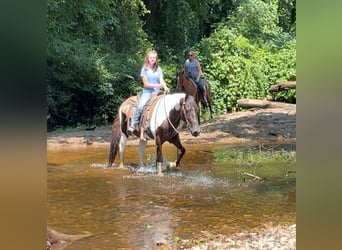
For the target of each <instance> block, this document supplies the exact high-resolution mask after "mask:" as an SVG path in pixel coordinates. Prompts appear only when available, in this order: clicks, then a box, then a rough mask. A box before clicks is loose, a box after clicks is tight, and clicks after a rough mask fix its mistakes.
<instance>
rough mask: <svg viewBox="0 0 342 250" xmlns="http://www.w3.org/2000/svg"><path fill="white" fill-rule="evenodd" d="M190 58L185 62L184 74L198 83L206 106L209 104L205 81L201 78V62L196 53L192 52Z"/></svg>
mask: <svg viewBox="0 0 342 250" xmlns="http://www.w3.org/2000/svg"><path fill="white" fill-rule="evenodd" d="M188 56H189V58H188V59H186V60H185V62H184V66H183V67H184V72H185V74H186V75H187V77H189V78H190V79H192V80H193V81H194V82H195V83H196V85H197V87H198V89H199V90H200V92H201V96H202V101H203V103H204V105H205V106H206V105H207V103H208V102H207V99H206V87H205V83H204V80H203V79H202V78H201V76H202V68H201V65H200V63H199V61H198V60H197V59H196V54H195V52H194V51H190V52H189V54H188Z"/></svg>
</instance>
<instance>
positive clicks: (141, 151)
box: [138, 140, 147, 167]
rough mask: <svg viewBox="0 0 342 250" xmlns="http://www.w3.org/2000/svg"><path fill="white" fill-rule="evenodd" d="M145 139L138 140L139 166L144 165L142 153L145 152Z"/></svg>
mask: <svg viewBox="0 0 342 250" xmlns="http://www.w3.org/2000/svg"><path fill="white" fill-rule="evenodd" d="M146 144H147V141H144V140H140V142H139V150H138V154H139V162H140V167H144V165H145V164H144V154H145V147H146Z"/></svg>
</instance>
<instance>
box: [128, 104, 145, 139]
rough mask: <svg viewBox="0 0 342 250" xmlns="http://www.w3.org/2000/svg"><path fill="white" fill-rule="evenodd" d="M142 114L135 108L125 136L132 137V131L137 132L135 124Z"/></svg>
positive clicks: (140, 110)
mask: <svg viewBox="0 0 342 250" xmlns="http://www.w3.org/2000/svg"><path fill="white" fill-rule="evenodd" d="M141 113H142V109H140V108H137V109H136V110H135V112H134V115H133V118H132V120H131V125H130V126H129V128H128V129H127V134H128V135H133V133H134V131H136V130H138V129H137V127H136V126H137V123H138V121H139V119H140V115H141Z"/></svg>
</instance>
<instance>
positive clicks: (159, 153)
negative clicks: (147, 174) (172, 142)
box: [156, 135, 163, 176]
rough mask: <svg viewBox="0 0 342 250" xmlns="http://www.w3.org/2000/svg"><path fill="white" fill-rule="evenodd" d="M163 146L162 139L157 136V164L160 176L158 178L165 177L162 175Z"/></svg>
mask: <svg viewBox="0 0 342 250" xmlns="http://www.w3.org/2000/svg"><path fill="white" fill-rule="evenodd" d="M162 144H163V143H162V141H161V139H160V137H159V136H158V135H157V136H156V152H157V157H156V163H157V174H158V176H163V173H162V164H163V152H162Z"/></svg>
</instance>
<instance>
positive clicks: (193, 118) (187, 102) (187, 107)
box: [181, 95, 201, 136]
mask: <svg viewBox="0 0 342 250" xmlns="http://www.w3.org/2000/svg"><path fill="white" fill-rule="evenodd" d="M181 113H182V119H183V121H184V122H185V123H186V124H187V126H188V128H189V129H190V132H191V135H192V136H199V134H200V133H201V128H200V125H199V121H198V117H199V108H198V106H197V103H196V101H195V98H194V97H193V96H191V95H186V96H185V99H184V101H183V103H182V107H181Z"/></svg>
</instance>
